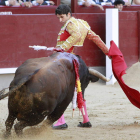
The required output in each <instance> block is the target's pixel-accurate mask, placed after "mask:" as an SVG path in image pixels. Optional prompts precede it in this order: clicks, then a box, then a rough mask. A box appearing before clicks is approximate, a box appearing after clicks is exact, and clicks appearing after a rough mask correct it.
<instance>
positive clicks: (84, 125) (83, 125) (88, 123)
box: [77, 122, 92, 127]
mask: <svg viewBox="0 0 140 140" xmlns="http://www.w3.org/2000/svg"><path fill="white" fill-rule="evenodd" d="M77 126H78V127H92V124H91V123H90V122H87V123H82V122H79V124H78V125H77Z"/></svg>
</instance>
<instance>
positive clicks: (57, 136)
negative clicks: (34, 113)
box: [0, 63, 140, 140]
mask: <svg viewBox="0 0 140 140" xmlns="http://www.w3.org/2000/svg"><path fill="white" fill-rule="evenodd" d="M139 75H140V64H139V63H136V64H135V65H133V66H132V67H131V68H130V69H129V70H127V74H126V75H125V76H124V77H123V78H124V81H125V82H126V84H127V85H128V86H130V87H132V88H135V89H137V90H139V91H140V78H139ZM138 78H139V79H138ZM85 99H86V101H87V111H88V114H89V119H90V122H91V123H92V128H78V127H77V124H78V123H79V122H80V121H82V116H79V111H78V109H76V110H75V112H74V118H72V110H71V104H70V105H69V107H68V108H67V110H66V112H65V119H66V122H67V124H68V126H69V128H68V129H67V130H52V129H51V127H49V128H46V127H44V125H43V123H41V124H39V125H37V126H34V127H27V128H26V129H24V135H23V138H22V140H140V110H139V109H138V108H136V107H135V106H133V105H132V104H131V103H130V101H129V100H128V98H127V97H126V95H125V93H124V92H123V91H122V89H121V88H120V86H119V85H118V83H116V84H115V85H108V86H106V85H105V84H104V83H101V82H97V83H90V84H89V86H88V88H87V89H86V92H85ZM7 115H8V110H7V99H4V100H1V101H0V140H2V139H3V137H2V135H3V132H4V131H5V125H4V123H5V120H6V118H7ZM9 139H10V140H19V138H18V137H17V136H16V135H15V132H14V129H12V136H11V137H10V138H9Z"/></svg>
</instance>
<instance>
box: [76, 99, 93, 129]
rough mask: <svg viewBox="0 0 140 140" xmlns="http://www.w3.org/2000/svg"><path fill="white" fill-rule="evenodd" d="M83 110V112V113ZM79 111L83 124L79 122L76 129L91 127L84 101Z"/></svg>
mask: <svg viewBox="0 0 140 140" xmlns="http://www.w3.org/2000/svg"><path fill="white" fill-rule="evenodd" d="M83 109H84V111H83ZM83 109H80V111H81V113H82V115H83V123H82V122H80V124H79V125H78V127H91V126H92V125H91V123H90V122H89V118H88V114H87V108H86V101H84V108H83Z"/></svg>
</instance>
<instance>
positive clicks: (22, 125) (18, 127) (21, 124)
mask: <svg viewBox="0 0 140 140" xmlns="http://www.w3.org/2000/svg"><path fill="white" fill-rule="evenodd" d="M26 126H28V124H27V123H26V122H25V121H20V122H18V123H17V124H15V126H14V128H15V132H16V134H17V135H18V136H22V133H23V129H24V128H25V127H26Z"/></svg>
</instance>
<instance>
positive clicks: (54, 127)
mask: <svg viewBox="0 0 140 140" xmlns="http://www.w3.org/2000/svg"><path fill="white" fill-rule="evenodd" d="M52 128H53V129H67V128H68V125H67V124H66V123H64V124H62V125H58V126H54V125H53V126H52Z"/></svg>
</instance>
